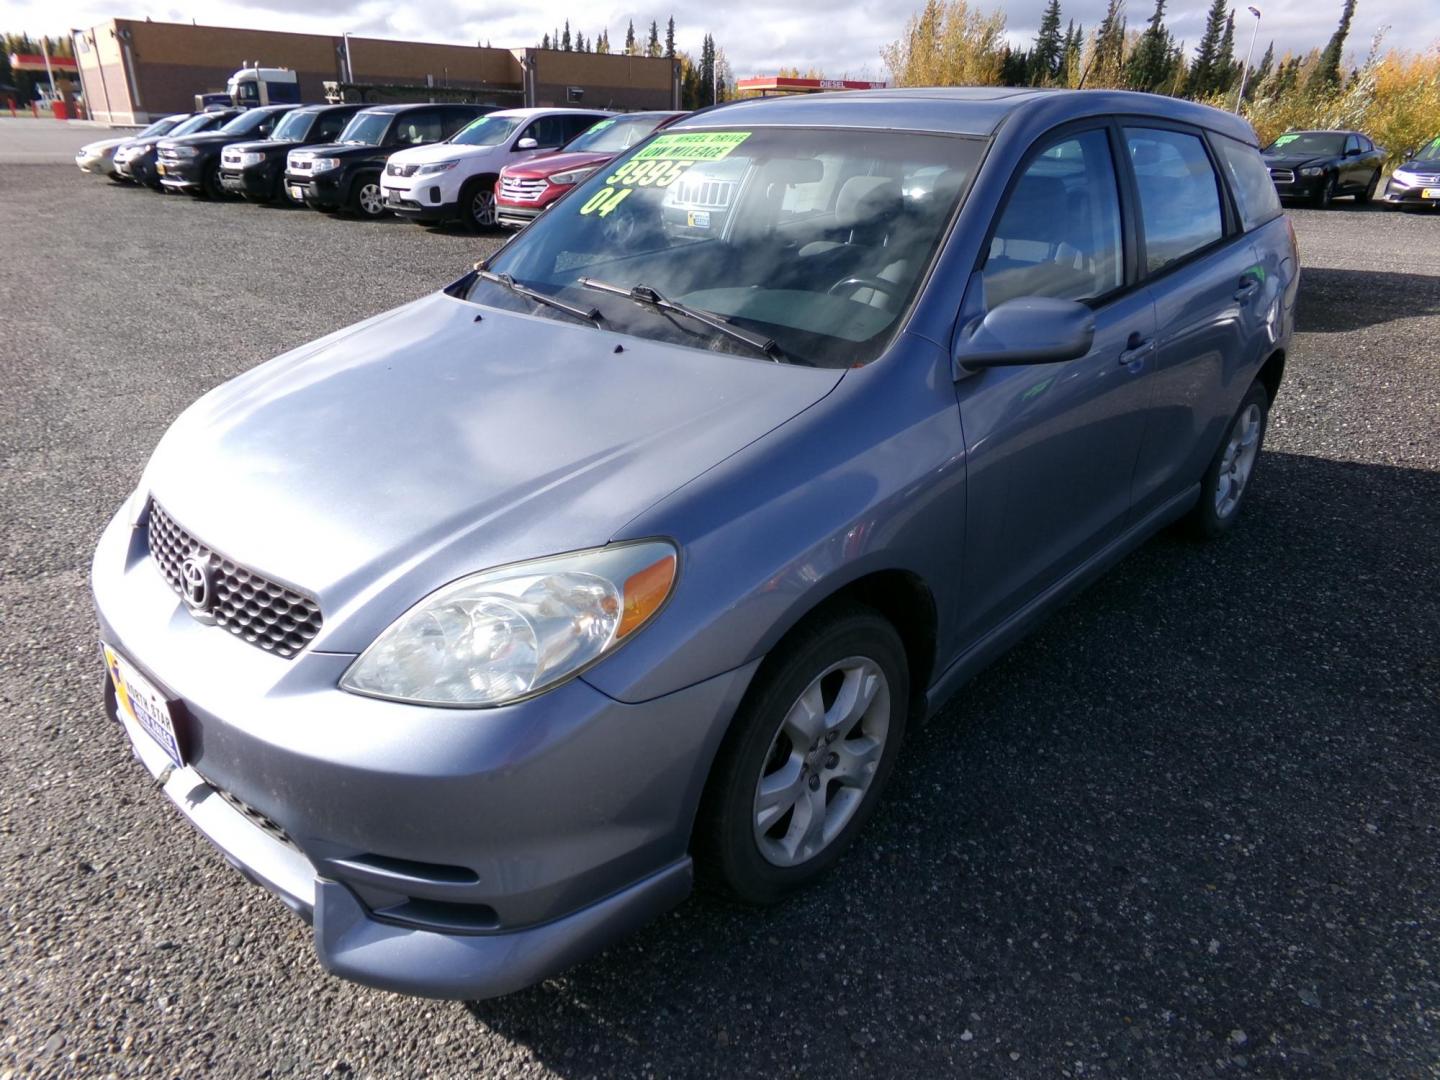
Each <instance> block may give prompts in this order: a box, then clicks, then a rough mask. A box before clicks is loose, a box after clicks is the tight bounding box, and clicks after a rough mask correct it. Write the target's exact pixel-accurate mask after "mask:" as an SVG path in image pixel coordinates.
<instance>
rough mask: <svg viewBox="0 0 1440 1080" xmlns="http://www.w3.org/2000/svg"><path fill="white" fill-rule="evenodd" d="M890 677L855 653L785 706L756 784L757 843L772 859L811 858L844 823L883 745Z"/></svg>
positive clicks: (790, 862)
mask: <svg viewBox="0 0 1440 1080" xmlns="http://www.w3.org/2000/svg"><path fill="white" fill-rule="evenodd" d="M889 727H890V685H889V682H888V680H887V679H886V678H885V673H884V672H883V671H882V670H881V669H880V666H879V665H878V664H877V663H875V661H873V660H871V659H869V658H868V657H864V656H852V657H848V658H847V659H844V660H841V661H839V662H837V663H835V664H832V665H830V666H829V667H828V668H826V669H825V670H824V671H823V672H821V673H820V674H819V675H817V676H816V677H815V678H814V679H813V680H812V681H811V682H810V685H809V686H807V687H806V688H805V690H804V692H803V693H802V694H801V695H800V697H799V698H798V699H797V700H796V701H795V703H794V704H793V705H791V707H790V710H789V711H788V712H787V713H786V714H785V719H784V720H783V721H782V722H781V725H780V729H779V731H777V732H776V733H775V737H774V739H773V740H771V743H770V750H769V752H768V753H767V754H766V756H765V763H764V765H763V766H762V767H761V773H760V777H759V779H758V781H757V782H756V785H755V799H754V816H753V825H754V835H755V843H756V845H757V846H758V847H759V849H760V853H761V855H763V856H764V858H765V860H766V861H767V862H769V863H771V864H772V865H774V866H782V867H789V866H798V865H800V864H801V863H804V862H808V861H809V860H811V859H813V858H814V857H815V856H816V855H818V854H820V852H822V851H824V850H825V848H826V847H828V846H829V845H830V843H832V842H833V841H834V840H835V838H836V837H837V836H838V835H839V834H840V833H841V831H843V830H844V828H845V826H846V825H847V824H848V823H849V821H850V819H851V818H852V817H853V816H854V815H855V812H856V810H858V809H859V808H860V804H861V803H862V802H863V801H864V799H865V793H866V792H867V791H868V790H869V788H870V785H871V783H872V782H873V781H874V779H875V773H876V770H877V769H878V768H879V765H880V759H881V757H882V756H883V754H884V751H885V738H886V735H887V734H888V733H889Z"/></svg>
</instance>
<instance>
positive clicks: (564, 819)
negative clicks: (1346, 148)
mask: <svg viewBox="0 0 1440 1080" xmlns="http://www.w3.org/2000/svg"><path fill="white" fill-rule="evenodd" d="M1298 283H1299V267H1298V257H1297V253H1296V249H1295V241H1294V235H1293V233H1292V231H1291V229H1290V227H1289V223H1288V221H1287V220H1286V219H1285V217H1284V216H1283V215H1282V213H1281V210H1280V206H1279V203H1278V201H1277V199H1276V195H1275V188H1274V186H1273V185H1272V184H1271V181H1270V176H1269V174H1268V172H1267V171H1266V169H1265V166H1264V164H1263V163H1262V162H1261V159H1260V155H1259V153H1258V151H1257V148H1256V139H1255V134H1254V132H1253V131H1252V130H1251V129H1250V127H1249V126H1248V125H1247V124H1246V123H1245V122H1244V121H1242V120H1240V119H1237V118H1236V117H1233V116H1231V115H1229V114H1227V113H1222V112H1218V111H1216V110H1213V109H1210V108H1206V107H1204V106H1200V105H1194V104H1191V103H1188V102H1184V101H1177V100H1173V99H1171V98H1166V97H1159V96H1151V95H1144V94H1130V93H1120V92H1109V91H1089V92H1065V91H1040V90H1006V89H976V90H966V89H958V90H923V89H921V90H884V91H874V92H863V93H848V94H828V95H818V96H815V97H809V98H805V99H802V100H785V99H769V100H751V101H742V102H738V103H734V104H731V105H726V106H722V107H720V108H716V109H710V110H706V111H703V112H700V113H696V114H694V115H692V116H690V117H689V118H687V119H684V120H682V121H680V122H679V123H677V124H675V125H673V126H671V127H668V128H666V129H664V130H663V131H661V132H660V133H658V134H656V135H654V136H653V137H651V138H650V139H648V140H647V141H645V142H643V143H641V144H639V145H637V146H636V147H634V148H632V149H631V150H630V151H628V152H627V153H626V154H624V155H622V156H621V157H619V158H617V159H615V160H614V161H613V162H611V163H610V164H609V165H607V166H605V167H603V168H601V169H599V170H598V171H596V172H594V173H593V174H591V175H590V176H589V177H588V178H587V179H585V180H584V181H583V182H581V183H580V184H578V185H577V186H576V187H575V188H574V190H572V191H571V192H570V193H569V194H568V195H566V196H565V197H564V198H563V199H561V200H560V201H559V202H557V203H556V204H555V205H554V207H553V208H552V209H550V210H549V211H547V213H546V214H544V215H543V216H542V217H540V218H539V219H538V220H537V221H536V222H535V223H534V224H532V225H531V226H529V227H528V228H527V229H525V230H524V231H523V232H522V233H520V234H518V235H517V236H516V237H515V239H514V240H512V241H511V242H510V243H509V244H507V245H506V246H505V247H503V248H502V249H501V250H500V251H499V252H498V253H497V254H496V255H494V256H493V257H492V258H490V259H489V260H488V261H486V262H483V263H480V264H477V266H476V267H475V268H474V270H473V271H471V272H470V273H467V274H466V275H465V276H464V277H462V278H460V279H459V280H458V281H455V282H454V283H452V284H451V285H449V286H447V287H446V288H444V289H443V290H441V291H439V292H436V293H434V294H433V295H430V296H427V297H425V298H424V299H421V300H417V301H415V302H414V303H410V304H406V305H405V306H403V307H399V308H396V309H395V310H393V311H389V312H385V313H384V314H381V315H377V316H375V317H373V318H371V319H369V320H367V321H365V322H362V323H360V324H358V325H356V326H352V327H349V328H348V329H345V330H341V331H339V332H337V333H335V334H332V335H330V336H329V337H326V338H322V339H321V340H319V341H316V342H313V343H311V344H309V345H306V346H303V347H302V348H299V349H296V350H294V351H293V352H289V353H286V354H285V355H283V356H280V357H277V358H276V359H274V360H272V361H270V362H269V363H266V364H262V365H261V366H259V367H257V368H255V369H253V370H252V371H249V372H247V373H246V374H244V375H242V376H240V377H239V378H236V379H234V380H233V381H231V382H229V383H226V384H225V385H223V386H220V387H218V388H216V389H215V390H212V391H211V392H210V393H208V394H206V395H205V396H204V397H203V398H201V399H200V400H199V401H198V402H196V403H195V404H194V405H193V406H191V407H190V408H189V409H188V410H186V411H185V412H184V413H183V414H182V415H181V416H180V418H179V419H178V420H176V421H175V423H174V425H173V426H172V427H171V428H170V429H169V431H167V432H166V434H165V436H164V438H163V439H162V440H161V442H160V445H159V446H158V448H157V449H156V450H155V453H154V456H153V457H152V458H151V460H150V463H149V464H148V466H147V467H146V469H145V472H144V475H143V476H142V478H141V480H140V484H139V486H138V487H137V488H136V489H135V491H134V493H133V494H132V495H131V496H130V498H129V499H128V500H127V501H126V503H125V505H124V506H123V507H122V508H121V509H120V512H119V513H118V514H117V515H116V516H115V518H114V520H113V521H112V522H111V523H110V525H109V526H108V527H107V528H106V530H105V533H104V535H103V537H102V538H101V541H100V545H99V549H98V550H97V551H96V553H95V560H94V567H93V583H94V592H95V602H96V606H97V609H98V612H99V624H100V637H101V644H102V651H103V654H104V658H105V663H106V666H107V667H108V675H109V680H108V683H107V709H108V711H109V713H110V715H111V716H112V717H114V718H115V719H116V720H117V721H118V722H119V723H120V724H121V725H122V726H123V728H124V731H125V734H126V736H128V739H129V742H130V744H131V746H132V748H133V750H134V753H135V755H136V756H137V757H138V758H139V759H140V761H141V762H142V763H143V764H144V766H145V768H146V769H148V770H149V772H150V773H151V774H153V775H154V776H155V777H156V780H157V783H158V785H159V786H160V787H161V788H162V789H163V790H164V792H165V794H166V795H167V796H169V798H170V799H171V801H173V802H174V804H175V806H176V807H177V808H178V810H179V812H180V813H181V814H183V815H184V816H185V817H186V818H188V819H189V820H190V822H191V824H193V825H194V826H195V827H196V828H198V829H199V830H200V831H201V832H202V833H204V834H205V835H206V836H207V837H209V838H210V840H211V841H213V842H214V844H215V845H216V846H217V847H218V848H219V849H220V851H221V852H222V853H223V854H224V856H225V858H226V859H228V860H229V861H230V862H231V863H232V864H234V865H235V867H236V868H238V869H239V870H240V871H241V872H242V873H243V874H244V875H245V876H247V877H248V878H250V879H251V880H253V881H255V882H257V883H259V884H260V885H262V886H264V887H265V888H267V889H269V890H270V891H272V892H273V893H275V894H276V895H278V896H279V897H280V898H281V899H282V900H283V901H284V902H285V904H286V905H288V906H289V907H290V908H291V909H292V910H294V911H295V912H296V913H297V914H299V915H300V916H301V917H302V918H304V919H307V920H310V921H312V923H313V926H314V938H315V948H316V951H317V953H318V954H319V957H320V959H321V961H322V962H323V963H324V965H325V967H326V968H328V969H329V970H330V971H332V972H334V973H336V974H338V975H341V976H343V977H345V978H348V979H354V980H356V981H358V982H362V983H367V984H369V985H372V986H377V987H384V988H388V989H391V990H396V991H401V992H405V993H411V994H422V995H430V996H437V997H463V998H484V997H490V996H493V995H498V994H504V993H507V992H509V991H513V990H516V989H518V988H520V987H524V986H526V985H529V984H531V983H534V982H536V981H537V980H540V979H543V978H546V977H548V976H550V975H552V974H554V973H556V972H558V971H560V970H562V969H563V968H565V967H566V966H568V965H570V964H573V963H575V962H576V961H579V960H581V959H583V958H584V957H586V956H587V955H589V954H591V953H594V952H595V951H596V950H598V949H600V948H602V947H604V946H605V945H606V944H608V943H610V942H612V941H613V940H615V939H616V938H617V936H619V935H622V934H625V933H628V932H629V931H631V930H634V929H635V928H637V927H639V926H641V925H642V924H643V923H645V922H646V921H647V920H649V919H652V918H654V917H655V916H657V915H658V914H660V913H661V912H664V911H665V910H666V909H668V908H670V907H672V906H673V905H675V904H677V903H679V902H680V901H681V900H683V899H684V898H685V896H686V895H687V894H688V893H689V891H690V889H691V885H692V879H693V878H694V877H695V876H697V875H698V876H699V877H700V878H701V879H702V880H705V881H708V882H711V883H713V884H714V885H715V886H716V887H719V888H722V889H727V890H729V891H730V892H731V893H732V894H734V895H736V896H738V897H740V898H741V899H743V900H745V901H749V902H752V903H760V904H764V903H771V902H774V901H777V900H779V899H781V898H782V897H784V896H785V895H786V894H788V893H790V892H792V891H793V890H795V889H798V888H800V887H802V886H805V885H807V884H809V883H811V882H813V881H814V880H815V879H817V878H818V877H820V876H821V875H822V874H824V873H825V872H826V871H827V870H828V869H829V868H830V867H831V866H832V865H833V864H834V863H835V862H836V861H837V860H839V859H840V858H842V856H843V855H844V852H845V850H846V848H847V847H848V846H849V845H850V844H851V843H852V842H853V841H854V840H855V838H856V836H857V834H858V833H859V832H860V831H861V830H862V829H863V828H864V826H865V822H866V820H867V819H868V818H869V817H870V815H871V814H872V813H874V812H875V810H876V807H877V804H878V803H879V802H880V798H881V794H882V792H883V790H884V788H885V785H886V781H887V779H888V777H889V774H890V772H891V770H892V769H893V768H894V765H895V760H896V756H897V754H898V752H899V749H900V744H901V740H902V739H903V737H904V735H905V730H906V728H907V726H909V725H911V724H915V723H917V722H919V721H922V720H923V719H925V718H926V717H927V716H930V715H931V714H933V713H935V712H936V711H937V710H938V709H939V708H940V707H941V706H942V705H943V704H944V702H945V701H946V699H947V698H948V697H949V696H950V695H951V694H952V693H953V692H954V691H955V690H956V688H957V687H959V686H960V685H961V684H962V683H963V682H964V681H965V680H966V679H967V678H968V677H970V676H971V675H973V674H974V673H975V672H976V671H977V670H979V669H980V668H981V667H982V666H984V665H985V664H986V663H988V662H989V661H990V660H992V659H993V658H994V657H996V656H997V655H998V654H999V653H1000V652H1001V651H1002V650H1003V649H1005V648H1006V647H1007V646H1009V645H1010V644H1012V643H1014V642H1015V641H1016V640H1017V639H1019V638H1020V637H1021V636H1022V635H1024V634H1025V633H1026V632H1027V631H1029V630H1030V629H1031V628H1033V627H1034V626H1035V625H1036V623H1037V621H1038V620H1040V619H1041V618H1043V617H1044V616H1045V615H1046V613H1047V612H1049V611H1050V610H1051V609H1053V608H1054V607H1055V605H1056V604H1057V603H1059V602H1060V601H1062V600H1063V599H1065V598H1066V597H1068V596H1070V595H1071V594H1073V593H1074V592H1075V591H1076V590H1078V589H1079V588H1081V587H1082V586H1083V585H1085V584H1086V583H1087V582H1088V581H1090V580H1092V579H1093V578H1094V577H1095V576H1096V575H1097V574H1099V573H1101V572H1102V571H1104V570H1105V569H1106V568H1107V567H1109V566H1110V565H1112V564H1113V563H1115V562H1116V560H1118V559H1120V558H1121V557H1122V556H1124V555H1125V554H1126V553H1127V552H1129V551H1131V550H1132V549H1134V548H1135V547H1136V546H1137V545H1139V544H1141V543H1142V542H1143V541H1144V540H1145V539H1146V538H1147V537H1148V536H1150V535H1151V534H1153V533H1154V532H1155V531H1156V530H1158V529H1160V528H1162V527H1164V526H1167V525H1170V524H1172V523H1174V524H1178V525H1180V526H1182V527H1184V528H1187V529H1188V530H1189V531H1190V532H1191V533H1192V534H1194V535H1195V536H1197V537H1202V538H1203V537H1214V536H1218V535H1219V534H1221V533H1224V532H1225V531H1227V530H1228V529H1230V528H1232V527H1233V526H1234V525H1235V524H1236V521H1237V518H1238V517H1239V516H1240V513H1241V510H1242V507H1243V505H1244V499H1245V495H1246V492H1247V491H1248V490H1249V487H1250V484H1251V483H1252V482H1253V480H1254V476H1255V469H1256V466H1257V464H1258V463H1259V454H1260V447H1261V444H1262V442H1263V440H1264V437H1265V428H1266V420H1267V417H1268V415H1269V410H1270V407H1271V404H1272V402H1273V401H1274V400H1275V395H1276V393H1277V392H1278V390H1279V388H1280V383H1281V376H1282V374H1283V372H1284V367H1285V359H1286V353H1287V351H1288V349H1289V346H1290V339H1291V332H1292V326H1293V317H1294V309H1295V297H1296V290H1297V288H1298Z"/></svg>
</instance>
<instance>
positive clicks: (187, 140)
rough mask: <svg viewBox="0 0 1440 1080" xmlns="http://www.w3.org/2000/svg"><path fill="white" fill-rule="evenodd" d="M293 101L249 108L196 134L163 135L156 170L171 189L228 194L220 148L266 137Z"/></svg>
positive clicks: (215, 196) (208, 194) (214, 195)
mask: <svg viewBox="0 0 1440 1080" xmlns="http://www.w3.org/2000/svg"><path fill="white" fill-rule="evenodd" d="M294 108H295V106H294V105H267V106H265V107H264V108H260V109H247V110H245V111H244V112H242V113H240V115H238V116H236V117H235V118H234V119H232V120H230V121H228V122H227V123H225V124H223V125H221V126H220V127H218V128H216V129H215V130H214V131H206V132H202V133H199V134H195V135H182V136H180V137H179V138H174V139H162V140H161V141H160V146H159V149H158V150H157V151H156V155H157V161H156V164H155V171H156V172H157V173H159V175H160V183H161V184H163V185H164V186H165V188H166V189H167V190H169V191H184V192H188V193H189V194H191V195H201V196H204V197H205V198H210V199H218V198H219V197H220V196H222V195H224V194H225V189H224V188H222V187H221V186H220V151H221V150H223V149H224V148H225V147H226V146H228V145H229V144H230V143H232V142H238V141H240V140H242V139H263V138H266V137H267V136H268V135H269V134H270V132H271V131H272V130H274V127H275V125H276V124H277V123H278V122H279V121H280V119H281V117H283V116H284V115H285V114H286V113H288V112H291V111H292V110H294Z"/></svg>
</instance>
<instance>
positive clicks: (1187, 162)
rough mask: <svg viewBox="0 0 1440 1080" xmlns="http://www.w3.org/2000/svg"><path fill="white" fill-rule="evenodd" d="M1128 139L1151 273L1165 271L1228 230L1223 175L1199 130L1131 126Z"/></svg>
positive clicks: (1147, 261)
mask: <svg viewBox="0 0 1440 1080" xmlns="http://www.w3.org/2000/svg"><path fill="white" fill-rule="evenodd" d="M1125 141H1126V143H1127V145H1128V147H1129V151H1130V163H1131V165H1132V166H1133V168H1134V170H1135V182H1136V185H1137V186H1138V187H1139V189H1140V217H1141V220H1142V221H1143V223H1144V226H1145V268H1146V270H1147V272H1149V273H1152V274H1153V273H1155V272H1157V271H1159V270H1163V269H1164V268H1165V267H1167V266H1169V265H1170V264H1171V263H1174V262H1179V261H1180V260H1181V259H1184V258H1186V257H1187V256H1189V255H1191V254H1193V253H1194V252H1197V251H1199V250H1200V249H1201V248H1204V247H1209V246H1210V245H1211V244H1213V243H1215V242H1216V241H1218V240H1219V239H1221V237H1223V236H1224V235H1225V225H1224V216H1223V215H1222V214H1221V212H1220V178H1219V177H1218V176H1216V175H1215V168H1214V166H1213V165H1211V164H1210V155H1209V154H1207V153H1206V152H1205V144H1204V143H1203V142H1202V141H1201V140H1200V137H1199V136H1198V135H1191V134H1189V133H1187V132H1184V131H1173V130H1170V129H1167V128H1144V127H1127V128H1126V129H1125Z"/></svg>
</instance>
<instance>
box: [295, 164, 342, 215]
mask: <svg viewBox="0 0 1440 1080" xmlns="http://www.w3.org/2000/svg"><path fill="white" fill-rule="evenodd" d="M285 194H286V195H288V196H289V197H290V199H291V200H292V201H294V202H299V203H304V204H305V205H306V206H308V207H310V208H312V209H314V210H339V209H341V208H342V207H343V206H344V205H345V189H344V187H343V186H342V184H341V182H340V170H339V169H332V170H329V172H328V173H319V174H310V173H292V172H289V171H288V170H287V171H286V173H285Z"/></svg>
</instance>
